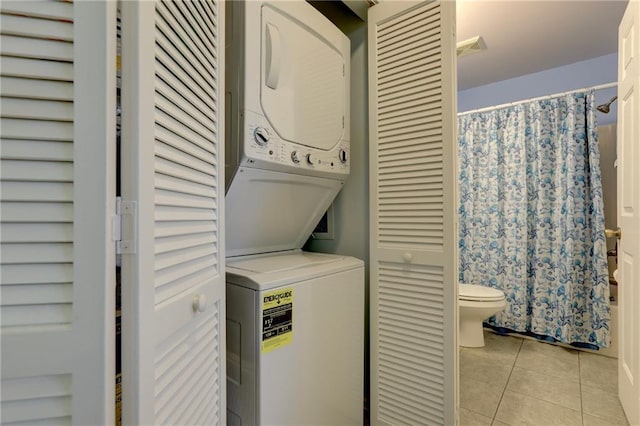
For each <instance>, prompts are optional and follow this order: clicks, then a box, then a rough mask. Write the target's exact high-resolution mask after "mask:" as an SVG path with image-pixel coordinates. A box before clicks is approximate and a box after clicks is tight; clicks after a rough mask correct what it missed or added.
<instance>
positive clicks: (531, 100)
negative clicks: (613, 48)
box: [458, 82, 618, 116]
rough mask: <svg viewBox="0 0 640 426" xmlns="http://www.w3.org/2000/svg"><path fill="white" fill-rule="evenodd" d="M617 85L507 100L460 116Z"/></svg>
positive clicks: (459, 114) (615, 83) (615, 84)
mask: <svg viewBox="0 0 640 426" xmlns="http://www.w3.org/2000/svg"><path fill="white" fill-rule="evenodd" d="M617 85H618V83H617V82H613V83H606V84H600V85H599V86H591V87H583V88H582V89H576V90H569V91H567V92H562V93H556V94H553V95H546V96H539V97H537V98H530V99H525V100H522V101H515V102H507V103H505V104H501V105H495V106H490V107H485V108H478V109H472V110H470V111H463V112H459V113H458V116H461V115H466V114H472V113H474V112H487V111H493V110H496V109H501V108H506V107H510V106H514V105H520V104H524V103H527V102H533V101H541V100H543V99H552V98H557V97H560V96H564V95H569V94H571V93H578V92H586V91H587V90H602V89H610V88H612V87H616V86H617Z"/></svg>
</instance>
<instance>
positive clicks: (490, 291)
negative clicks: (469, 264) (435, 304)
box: [458, 284, 504, 302]
mask: <svg viewBox="0 0 640 426" xmlns="http://www.w3.org/2000/svg"><path fill="white" fill-rule="evenodd" d="M458 299H459V300H468V301H472V302H497V301H500V300H504V293H503V292H501V291H500V290H497V289H495V288H491V287H485V286H481V285H475V284H458Z"/></svg>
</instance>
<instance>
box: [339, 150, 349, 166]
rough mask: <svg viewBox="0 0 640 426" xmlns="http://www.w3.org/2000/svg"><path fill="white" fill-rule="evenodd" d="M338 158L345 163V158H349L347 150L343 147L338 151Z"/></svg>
mask: <svg viewBox="0 0 640 426" xmlns="http://www.w3.org/2000/svg"><path fill="white" fill-rule="evenodd" d="M338 159H339V160H340V162H341V163H346V162H347V160H348V159H349V156H348V154H347V151H345V150H344V149H341V150H340V151H338Z"/></svg>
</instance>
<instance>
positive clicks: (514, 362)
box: [491, 338, 524, 425]
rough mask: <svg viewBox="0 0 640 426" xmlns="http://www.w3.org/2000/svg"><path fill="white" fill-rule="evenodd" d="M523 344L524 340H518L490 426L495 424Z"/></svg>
mask: <svg viewBox="0 0 640 426" xmlns="http://www.w3.org/2000/svg"><path fill="white" fill-rule="evenodd" d="M523 344H524V339H522V338H520V347H519V348H518V352H517V353H516V357H515V358H514V360H513V365H512V366H511V370H510V371H509V377H507V381H506V382H505V384H504V387H503V388H502V393H501V394H500V399H499V400H498V405H497V406H496V411H494V413H493V416H492V418H491V424H492V425H493V423H495V421H496V416H497V415H498V410H499V409H500V404H502V398H504V394H505V392H506V391H507V386H509V380H510V379H511V375H512V374H513V369H514V368H516V362H518V357H519V356H520V351H521V350H522V346H523Z"/></svg>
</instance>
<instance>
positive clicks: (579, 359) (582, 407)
mask: <svg viewBox="0 0 640 426" xmlns="http://www.w3.org/2000/svg"><path fill="white" fill-rule="evenodd" d="M581 364H582V355H580V351H578V383H580V419H581V420H582V426H584V402H582V370H581V367H582V366H581Z"/></svg>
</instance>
